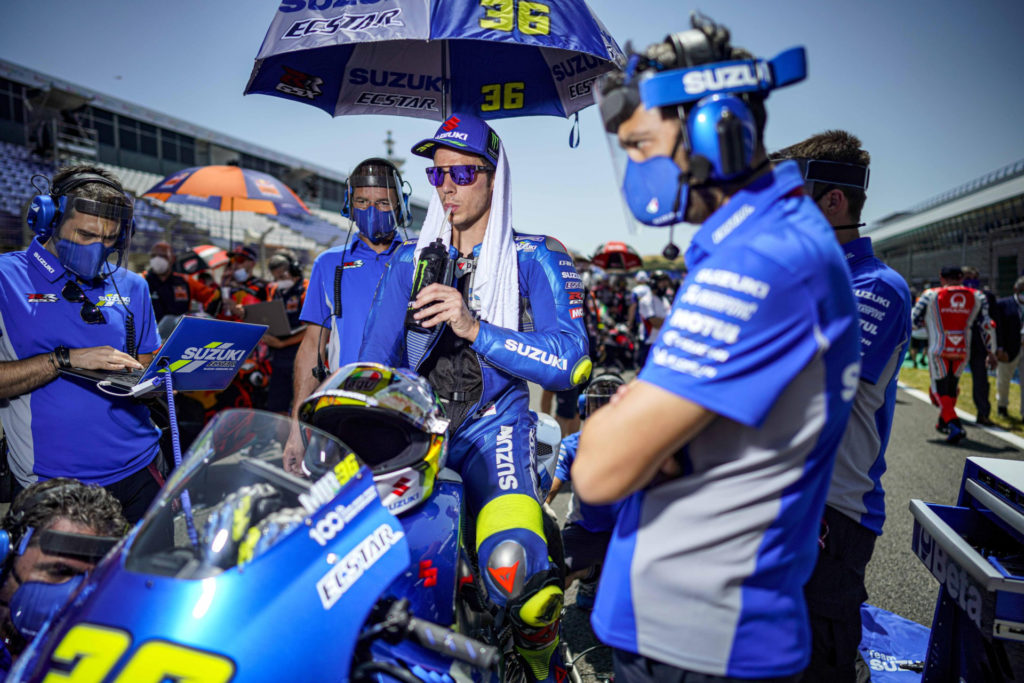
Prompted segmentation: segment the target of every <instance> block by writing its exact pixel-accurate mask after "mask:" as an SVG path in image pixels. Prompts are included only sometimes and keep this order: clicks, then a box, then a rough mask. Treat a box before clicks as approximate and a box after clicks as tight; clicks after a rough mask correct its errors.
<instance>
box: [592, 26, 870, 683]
mask: <svg viewBox="0 0 1024 683" xmlns="http://www.w3.org/2000/svg"><path fill="white" fill-rule="evenodd" d="M693 23H694V30H690V31H686V32H683V33H678V34H675V35H672V36H669V38H668V39H667V40H666V41H665V42H663V43H657V44H655V45H652V46H650V47H649V48H648V49H647V50H646V51H645V52H644V53H643V54H640V55H634V56H633V57H632V58H631V61H630V63H629V66H628V67H627V70H626V73H625V74H618V75H617V76H618V77H617V78H610V79H609V80H607V81H605V82H604V83H603V84H602V86H601V88H600V94H599V97H600V105H601V115H602V118H603V119H604V123H605V126H606V129H607V130H608V132H609V133H611V134H614V135H615V136H616V138H617V139H616V142H617V145H616V146H621V148H622V149H623V150H624V151H625V153H626V154H628V156H629V159H628V163H627V164H626V166H625V176H624V186H623V193H624V195H625V198H626V200H627V203H628V204H629V207H630V210H631V211H632V213H633V215H634V216H635V217H636V218H637V219H639V220H641V221H643V222H645V223H648V224H650V225H655V226H659V225H669V224H672V223H678V222H682V221H686V222H689V223H701V224H702V225H701V227H700V229H699V230H698V231H697V233H696V234H695V235H694V237H693V240H692V242H691V243H690V247H689V249H688V251H687V253H686V264H687V266H688V267H689V273H688V274H687V276H686V279H685V280H684V281H683V282H682V283H681V285H680V288H679V294H678V295H677V296H676V298H675V301H674V303H673V305H672V310H671V311H670V312H669V313H668V315H667V317H666V319H665V322H664V325H663V326H662V328H661V332H660V333H659V335H658V338H657V340H656V341H655V342H654V346H653V347H652V348H651V351H650V354H649V356H648V358H647V362H646V364H645V365H644V367H643V369H642V370H641V371H640V374H639V376H638V378H637V380H636V381H634V382H632V383H631V384H629V385H627V387H626V388H625V389H624V390H622V391H620V393H619V394H618V396H617V398H616V400H613V401H612V402H611V403H609V405H607V406H605V407H604V408H601V409H600V410H598V411H597V412H596V413H594V414H593V415H591V416H589V417H588V418H587V423H586V425H585V426H584V428H583V432H582V434H581V436H580V443H579V451H578V453H577V455H576V462H575V463H574V464H573V467H572V479H573V483H574V487H575V491H576V493H577V494H578V495H579V496H580V498H582V499H583V501H584V502H586V503H592V504H606V503H612V502H614V501H616V500H619V499H623V498H625V499H626V500H625V503H624V505H623V507H622V508H621V509H620V511H619V515H618V519H617V521H616V526H615V532H614V533H613V534H612V540H611V544H610V546H609V548H608V554H607V556H606V560H605V564H604V570H603V572H602V575H601V581H600V584H599V586H598V590H597V602H596V604H595V606H594V613H593V618H592V623H593V625H594V630H595V632H596V633H597V636H598V637H599V638H600V639H601V640H602V641H603V642H605V643H608V644H610V645H612V646H614V647H615V651H614V655H613V657H614V663H615V678H616V681H617V683H632V682H633V681H650V680H657V681H663V682H669V681H683V680H686V681H734V680H738V679H759V680H773V681H795V680H796V678H797V676H798V675H799V674H800V672H801V671H802V670H803V669H804V668H805V667H806V666H807V663H808V660H809V656H810V630H809V627H808V619H807V607H806V605H805V604H804V597H803V585H804V583H805V582H806V581H807V578H808V577H809V576H810V575H811V570H812V569H813V567H814V563H815V560H816V558H817V548H818V545H817V539H818V522H819V520H820V519H821V514H822V510H823V508H824V504H825V494H826V492H827V491H828V486H829V474H830V473H831V470H832V460H833V458H834V456H835V451H836V447H837V446H838V445H839V441H840V438H841V437H842V434H843V430H844V428H845V427H846V423H847V420H848V418H849V415H850V408H851V404H852V401H853V397H854V394H855V392H856V389H857V377H858V371H859V368H860V357H859V349H858V334H857V328H858V320H857V308H856V304H855V302H854V297H853V287H852V285H851V281H850V274H849V271H848V270H847V267H846V263H845V259H844V258H843V253H842V251H841V250H840V249H839V246H838V244H837V243H836V240H835V238H834V237H833V236H832V229H831V227H830V226H829V224H828V223H827V222H826V221H825V219H824V218H823V217H822V215H821V212H820V211H818V209H817V207H815V205H814V202H813V201H812V200H811V198H810V197H807V196H805V195H804V192H803V178H802V177H801V176H800V171H799V169H798V168H797V165H796V164H795V163H792V162H786V163H783V164H780V165H779V166H777V167H775V168H772V167H771V165H770V164H769V163H768V161H767V157H766V155H765V151H764V147H763V133H764V124H765V110H764V97H765V96H766V95H767V93H768V91H770V90H772V89H774V88H777V87H780V86H782V85H786V84H788V83H793V82H796V81H799V80H801V79H802V78H803V77H804V73H805V71H804V59H803V53H802V49H800V48H795V49H794V50H792V51H789V52H788V53H784V54H783V55H781V56H780V57H779V58H776V59H775V60H772V62H771V65H770V66H769V63H766V62H765V61H764V60H754V59H751V58H750V57H749V56H748V55H747V54H746V53H744V52H742V51H740V50H737V49H734V48H732V47H731V46H730V44H729V32H728V31H727V30H726V29H725V28H724V27H721V26H718V25H715V24H714V23H712V22H710V21H709V20H698V19H697V18H696V17H695V18H694V22H693ZM723 73H730V74H736V73H740V74H741V75H743V76H745V78H740V79H735V81H733V82H732V83H730V80H725V81H724V82H723V81H722V80H721V74H723ZM711 83H715V84H716V85H722V87H721V89H719V88H717V87H716V88H715V89H714V90H715V94H712V95H706V94H705V88H704V86H705V85H708V84H711Z"/></svg>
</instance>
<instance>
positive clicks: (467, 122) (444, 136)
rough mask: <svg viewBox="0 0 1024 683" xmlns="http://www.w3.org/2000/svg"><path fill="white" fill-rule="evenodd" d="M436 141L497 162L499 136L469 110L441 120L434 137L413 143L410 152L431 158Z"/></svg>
mask: <svg viewBox="0 0 1024 683" xmlns="http://www.w3.org/2000/svg"><path fill="white" fill-rule="evenodd" d="M438 145H440V146H442V147H448V148H449V149H454V150H455V151H457V152H469V153H470V154H479V155H480V156H482V157H483V158H485V159H486V160H487V161H489V162H490V163H491V164H492V165H494V166H497V165H498V152H499V151H500V149H501V138H499V137H498V134H497V133H495V132H494V130H493V129H492V128H491V127H490V126H488V125H487V123H486V122H485V121H484V120H483V119H481V118H479V117H477V116H474V115H472V114H453V115H451V116H450V117H448V119H447V120H446V121H445V122H444V123H442V124H441V126H440V127H439V128H438V129H437V132H436V133H434V137H431V138H426V139H425V140H420V141H419V142H417V143H416V144H415V145H413V147H412V153H413V154H415V155H416V156H421V157H426V158H428V159H433V158H434V152H435V151H436V150H437V147H438Z"/></svg>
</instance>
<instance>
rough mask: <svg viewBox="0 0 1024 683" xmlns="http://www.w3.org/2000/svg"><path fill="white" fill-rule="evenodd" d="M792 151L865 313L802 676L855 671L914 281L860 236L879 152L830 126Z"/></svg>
mask: <svg viewBox="0 0 1024 683" xmlns="http://www.w3.org/2000/svg"><path fill="white" fill-rule="evenodd" d="M772 159H773V160H778V161H782V160H785V159H794V160H796V162H797V163H798V164H799V165H800V168H801V170H802V171H803V175H804V189H805V191H806V192H807V194H808V195H810V197H811V198H813V199H814V200H815V202H817V204H818V208H819V209H821V212H822V213H823V214H824V215H825V218H826V219H827V220H828V222H829V224H830V225H831V226H832V229H833V230H834V231H835V236H836V239H837V240H838V241H839V244H840V245H841V246H842V248H843V251H844V252H845V253H846V264H847V265H848V266H849V268H850V274H851V276H852V278H853V293H854V296H856V297H857V308H858V311H859V313H860V334H861V344H860V356H861V371H860V383H859V384H858V385H857V395H856V397H855V398H854V401H853V412H852V413H851V414H850V422H849V424H847V426H846V432H845V433H844V434H843V440H842V441H841V442H840V444H839V450H838V451H837V452H836V462H835V466H834V468H833V470H832V484H831V486H830V487H829V491H828V499H827V502H826V506H825V515H824V517H823V518H822V531H821V534H820V552H819V555H818V562H817V564H816V565H815V567H814V573H813V574H811V579H810V580H809V581H808V582H807V585H806V586H805V587H804V597H805V598H806V600H807V609H808V612H809V614H810V617H811V637H812V647H811V664H810V666H809V667H808V668H807V671H805V672H804V677H803V680H804V681H822V682H826V683H844V682H846V681H850V682H851V683H852V681H855V680H856V672H855V665H856V661H857V657H858V654H857V648H858V646H859V645H860V640H861V620H860V606H861V603H863V602H864V601H865V600H867V597H868V594H867V590H865V588H864V571H865V569H866V568H867V564H868V561H869V560H870V559H871V554H872V552H873V551H874V547H875V539H876V538H877V537H878V536H879V535H881V533H882V524H883V522H885V492H884V491H883V490H882V474H883V473H884V472H885V449H886V446H887V445H888V443H889V434H890V432H891V429H892V416H893V411H894V410H895V408H896V383H897V380H898V378H899V371H900V367H902V365H903V358H904V357H905V355H906V351H907V347H908V345H909V344H910V309H911V306H912V303H911V298H910V288H909V287H907V283H906V281H905V280H904V279H903V277H902V276H900V274H899V273H897V272H896V271H895V270H893V269H892V268H890V267H888V266H886V265H885V264H884V263H882V262H881V261H880V260H878V259H877V258H875V254H874V251H873V250H872V248H871V238H870V237H861V236H860V231H859V228H860V226H861V223H860V214H861V210H862V209H863V208H864V202H865V200H866V199H867V195H866V194H865V190H866V189H867V185H868V164H870V163H871V157H870V155H869V154H868V153H867V151H865V150H863V149H861V144H860V140H859V139H858V138H857V137H855V136H853V135H851V134H850V133H847V132H846V131H840V130H832V131H827V132H825V133H821V134H819V135H814V136H812V137H810V138H808V139H807V140H804V141H803V142H800V143H798V144H796V145H793V146H791V147H787V148H786V149H784V150H781V151H780V152H777V153H776V154H773V155H772Z"/></svg>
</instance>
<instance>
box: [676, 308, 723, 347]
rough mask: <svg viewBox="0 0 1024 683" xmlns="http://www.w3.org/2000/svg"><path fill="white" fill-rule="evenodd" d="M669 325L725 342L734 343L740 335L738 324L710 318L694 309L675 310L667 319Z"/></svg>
mask: <svg viewBox="0 0 1024 683" xmlns="http://www.w3.org/2000/svg"><path fill="white" fill-rule="evenodd" d="M669 325H671V326H672V327H675V328H677V329H680V330H684V331H686V332H690V333H692V334H699V335H701V336H703V337H711V338H712V339H715V340H717V341H720V342H724V343H726V344H735V343H736V340H737V339H739V336H740V327H739V325H734V324H732V323H727V322H723V321H721V320H719V319H718V318H712V317H711V316H710V315H704V314H703V313H697V312H696V311H685V310H677V311H675V312H674V313H673V314H672V317H671V318H670V319H669Z"/></svg>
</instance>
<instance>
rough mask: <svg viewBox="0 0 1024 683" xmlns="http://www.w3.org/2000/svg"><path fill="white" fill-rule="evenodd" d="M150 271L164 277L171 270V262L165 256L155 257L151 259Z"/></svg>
mask: <svg viewBox="0 0 1024 683" xmlns="http://www.w3.org/2000/svg"><path fill="white" fill-rule="evenodd" d="M149 269H150V270H152V271H153V272H154V273H156V274H157V275H163V274H164V273H166V272H167V271H168V270H170V269H171V262H170V261H168V260H167V259H165V258H164V257H163V256H153V257H152V258H150V259H149Z"/></svg>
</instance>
